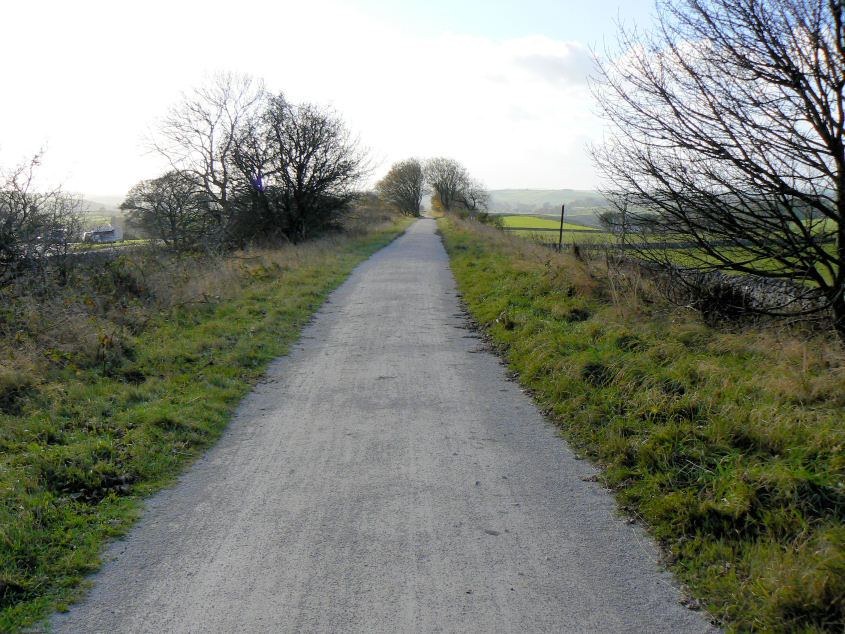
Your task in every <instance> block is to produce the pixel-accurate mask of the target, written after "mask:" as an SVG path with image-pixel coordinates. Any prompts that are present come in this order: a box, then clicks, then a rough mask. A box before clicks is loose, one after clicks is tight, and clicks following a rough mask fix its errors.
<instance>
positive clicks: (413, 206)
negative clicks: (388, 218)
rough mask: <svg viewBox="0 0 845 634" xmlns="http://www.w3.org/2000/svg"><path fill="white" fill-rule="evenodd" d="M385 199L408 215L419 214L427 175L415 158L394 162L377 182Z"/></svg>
mask: <svg viewBox="0 0 845 634" xmlns="http://www.w3.org/2000/svg"><path fill="white" fill-rule="evenodd" d="M376 191H378V193H379V196H381V197H382V199H383V200H385V201H387V202H388V203H390V204H391V205H393V206H394V207H396V208H397V209H398V210H399V211H401V212H402V213H403V214H406V215H408V216H419V215H420V205H421V204H422V197H423V194H424V193H425V176H424V174H423V168H422V165H421V164H420V162H419V161H418V160H417V159H415V158H410V159H406V160H404V161H399V162H398V163H394V164H393V165H392V166H391V167H390V171H388V172H387V174H386V175H385V176H384V178H382V179H381V180H380V181H379V182H378V183H377V184H376Z"/></svg>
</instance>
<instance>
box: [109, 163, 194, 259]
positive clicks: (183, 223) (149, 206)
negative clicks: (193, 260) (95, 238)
mask: <svg viewBox="0 0 845 634" xmlns="http://www.w3.org/2000/svg"><path fill="white" fill-rule="evenodd" d="M204 203H205V200H204V196H203V188H202V185H201V184H200V183H199V182H198V181H197V180H196V178H191V177H190V175H188V174H185V173H180V172H176V171H170V172H167V173H166V174H164V175H163V176H159V177H158V178H154V179H151V180H145V181H141V182H139V183H138V184H136V185H135V186H133V187H132V189H130V190H129V193H128V194H127V195H126V200H124V201H123V203H122V204H121V205H120V208H121V209H122V210H123V211H125V212H126V215H127V220H129V221H130V222H131V223H132V224H134V225H137V226H139V227H141V228H143V229H145V230H146V231H147V232H148V233H149V234H150V235H151V236H153V237H155V238H158V239H160V240H163V241H164V243H165V244H166V245H167V246H168V247H169V248H172V249H175V250H176V251H185V250H187V249H189V248H191V247H193V246H195V245H196V244H197V243H198V242H200V241H201V240H202V239H203V237H204V236H205V232H206V230H207V222H206V221H207V218H206V214H205V209H206V207H205V204H204Z"/></svg>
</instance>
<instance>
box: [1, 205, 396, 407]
mask: <svg viewBox="0 0 845 634" xmlns="http://www.w3.org/2000/svg"><path fill="white" fill-rule="evenodd" d="M394 218H395V216H394V215H393V214H390V213H388V212H383V211H373V210H364V211H361V212H359V213H356V214H353V215H352V216H350V217H349V218H347V220H346V222H345V227H344V232H343V233H336V234H330V235H328V236H326V237H324V238H321V239H318V240H312V241H309V242H305V243H302V244H283V245H279V246H273V247H269V246H264V247H254V248H249V249H246V250H243V251H238V252H235V253H230V254H225V255H190V256H178V257H177V256H176V255H173V254H171V253H168V252H162V251H156V250H132V251H130V252H127V253H126V255H121V256H120V257H115V256H114V255H108V254H105V253H104V254H103V255H101V256H100V257H98V258H90V259H89V261H88V262H87V263H85V264H84V265H82V266H79V267H77V269H76V270H75V271H74V272H73V274H72V275H71V277H70V278H69V279H68V280H66V281H63V282H61V283H60V282H59V281H49V280H45V279H43V278H38V279H29V280H27V279H20V280H17V281H16V284H15V285H14V286H10V287H7V288H5V289H0V402H1V401H2V400H3V396H2V393H3V392H4V390H5V391H6V392H8V393H10V394H13V393H14V394H17V393H19V392H20V391H21V390H20V389H19V388H17V387H14V386H15V385H17V382H19V381H18V379H16V378H15V377H21V376H24V377H29V380H31V381H35V382H38V381H39V380H40V378H39V377H43V376H44V375H45V374H46V373H48V372H49V371H50V370H51V369H52V368H57V367H62V368H67V367H69V368H70V369H71V370H74V369H76V368H84V367H90V366H93V365H97V364H101V363H105V362H108V361H109V359H110V360H111V361H112V362H115V361H118V360H119V358H121V357H122V355H124V354H128V353H129V352H130V348H131V342H132V339H133V338H134V337H135V336H136V335H137V334H138V333H140V332H141V331H143V330H144V328H145V327H146V326H147V324H148V323H149V322H150V321H151V320H153V319H155V318H156V317H157V316H159V315H162V314H164V313H166V312H167V311H168V310H170V309H173V308H174V307H180V306H189V305H196V304H214V303H217V302H219V301H220V300H221V299H226V298H229V297H231V296H232V295H233V294H234V293H235V291H236V289H237V286H238V281H239V280H240V279H242V278H243V277H244V276H247V277H249V276H252V277H261V276H263V275H268V274H270V273H271V272H275V271H278V270H286V269H289V268H292V267H295V266H296V265H297V264H298V263H301V262H304V261H309V262H317V261H320V260H321V259H324V258H325V257H326V256H328V255H329V254H331V253H332V252H335V251H337V249H339V248H340V247H342V246H343V245H344V244H346V243H348V242H349V241H350V240H354V239H355V238H356V237H357V236H361V235H363V234H365V233H367V232H370V231H373V230H379V229H383V228H385V227H387V226H389V225H390V226H392V225H393V224H394ZM4 385H8V386H10V387H8V388H4V387H3V386H4Z"/></svg>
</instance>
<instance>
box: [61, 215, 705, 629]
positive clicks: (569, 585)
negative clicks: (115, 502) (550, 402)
mask: <svg viewBox="0 0 845 634" xmlns="http://www.w3.org/2000/svg"><path fill="white" fill-rule="evenodd" d="M465 326H466V322H465V318H464V317H463V316H462V315H461V313H460V308H459V303H458V298H457V296H456V291H455V283H454V280H453V278H452V274H451V272H450V270H449V266H448V260H447V257H446V253H445V252H444V250H443V247H442V245H441V243H440V239H439V238H438V237H437V235H436V234H435V224H434V221H433V220H429V219H425V220H421V221H419V222H417V223H416V224H414V225H413V226H412V227H411V228H410V229H409V230H408V232H407V233H406V234H405V235H404V236H402V237H401V238H399V239H398V240H396V241H395V242H394V243H393V244H391V245H390V246H388V247H386V248H385V249H383V250H382V251H380V252H379V253H377V254H376V255H374V256H373V257H372V258H370V259H369V260H368V261H367V262H365V263H364V264H362V265H361V266H360V267H358V269H356V271H355V272H354V273H353V274H352V276H351V277H350V278H349V280H348V281H347V282H346V283H345V284H344V285H343V286H341V287H340V288H339V289H338V290H337V291H335V293H334V294H332V296H331V298H330V300H329V302H328V303H327V304H326V305H325V306H324V307H323V308H322V309H321V310H320V311H319V312H318V313H317V315H316V317H315V319H314V321H313V322H312V324H311V325H309V326H308V327H307V328H306V329H305V331H304V333H303V337H302V340H301V341H300V342H299V343H298V344H297V345H296V346H295V347H294V350H293V351H292V352H291V354H290V355H289V356H287V357H283V358H281V359H278V360H277V361H275V362H274V363H273V364H272V365H271V367H270V369H269V371H268V373H267V375H266V377H265V380H264V381H263V383H262V384H261V385H260V386H259V387H258V388H257V389H256V390H255V391H254V392H253V393H252V394H251V395H250V396H249V397H247V398H246V400H245V401H244V402H243V404H242V405H241V407H240V408H239V410H238V412H237V413H236V415H235V417H234V419H233V420H232V422H231V424H230V426H229V428H228V430H227V431H226V433H225V434H224V436H223V438H222V439H221V440H220V442H219V443H218V444H217V445H216V446H215V447H214V448H212V449H211V450H210V451H209V452H208V454H207V455H206V456H205V457H204V458H202V459H201V460H200V461H198V462H197V463H196V464H195V465H194V466H193V467H192V468H191V469H190V470H189V471H188V472H187V473H186V474H185V475H184V476H182V477H181V478H180V479H179V481H178V484H177V485H176V486H175V487H174V488H172V489H169V490H166V491H163V492H162V493H160V494H159V495H157V496H156V497H155V498H154V499H153V500H151V501H150V502H149V503H148V505H147V512H146V514H145V516H144V519H143V520H142V521H141V522H139V523H138V525H137V526H136V527H135V529H134V530H133V531H132V532H131V533H130V535H129V536H128V537H127V538H126V539H125V540H124V541H121V542H117V543H115V544H114V545H113V546H112V547H111V549H110V550H109V552H108V554H107V559H109V562H108V563H107V564H106V565H105V566H104V567H103V570H102V572H100V573H99V574H97V575H96V576H95V577H94V580H95V581H96V585H95V587H94V589H93V590H92V592H91V594H90V596H89V598H88V600H87V601H86V602H84V603H81V604H79V605H76V606H74V607H73V608H72V609H71V610H70V612H68V613H66V614H61V615H56V616H54V618H53V621H52V626H53V628H54V630H56V631H59V632H436V631H444V632H674V633H677V632H704V631H708V630H709V629H710V627H709V625H708V623H707V620H706V618H705V616H704V615H703V614H699V613H696V612H691V611H689V610H687V609H686V608H684V607H682V606H681V605H680V604H679V600H680V598H681V597H680V595H679V593H678V591H677V590H676V589H675V585H674V583H673V582H672V580H671V578H670V576H669V575H668V574H666V573H665V572H660V570H659V568H658V565H657V563H656V561H657V552H656V549H655V547H654V545H653V543H652V542H651V540H650V539H649V538H648V537H647V536H646V535H645V534H644V532H643V531H642V530H641V529H640V528H639V527H637V526H632V525H629V524H627V523H626V522H624V521H623V520H622V519H620V518H619V517H618V516H617V514H616V512H615V505H614V502H613V500H612V498H611V497H610V496H609V495H608V494H607V493H606V492H605V491H603V490H602V489H601V487H600V486H599V485H598V484H596V483H594V482H589V481H586V480H588V479H589V476H590V475H592V474H593V473H594V471H593V469H592V467H591V466H590V465H589V464H587V463H586V462H585V461H578V460H576V459H575V458H574V457H573V455H572V453H571V452H570V450H569V449H567V447H566V445H565V443H564V442H563V441H562V440H560V439H559V438H558V437H557V434H556V432H555V429H554V428H553V427H552V426H551V425H550V424H548V423H546V422H544V420H543V418H542V417H541V416H540V414H539V413H538V411H537V409H536V408H535V407H534V405H533V404H532V402H531V401H530V399H529V398H528V397H527V396H525V395H524V394H523V393H522V391H521V390H520V389H519V387H518V386H517V385H516V384H515V383H513V382H510V381H508V380H507V378H506V376H505V368H504V367H503V366H502V365H501V364H500V362H499V360H498V359H497V358H496V357H495V356H494V355H492V354H490V353H489V352H487V351H485V350H484V346H483V345H482V342H481V341H480V340H479V339H477V338H476V337H475V336H474V335H473V334H472V331H470V330H467V329H466V327H465Z"/></svg>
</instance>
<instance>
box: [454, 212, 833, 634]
mask: <svg viewBox="0 0 845 634" xmlns="http://www.w3.org/2000/svg"><path fill="white" fill-rule="evenodd" d="M439 222H440V226H441V230H442V231H443V234H444V241H445V244H446V248H447V250H448V252H449V256H450V258H451V263H452V269H453V271H454V273H455V277H456V279H457V282H458V287H459V289H460V291H461V293H462V294H463V299H464V302H465V303H466V306H467V307H468V309H469V311H470V312H471V314H472V315H473V316H474V318H475V319H476V320H477V321H478V322H479V324H481V325H482V326H483V327H484V328H485V330H486V332H487V333H488V335H489V336H490V337H491V339H492V340H493V341H494V342H495V344H496V345H498V347H499V348H500V350H501V351H502V354H503V355H504V357H505V359H506V360H507V362H508V364H509V365H510V367H511V369H513V370H514V371H516V372H517V373H518V374H519V380H520V382H521V383H522V384H523V385H525V386H526V387H528V388H530V390H531V391H532V392H533V394H534V396H535V398H536V400H537V402H538V403H539V404H540V406H541V408H542V409H543V410H544V411H545V412H546V413H547V414H548V415H549V416H550V418H552V419H553V420H554V421H556V422H557V423H558V424H559V425H560V428H561V433H562V435H563V436H564V437H565V438H567V439H568V440H569V442H570V443H571V444H572V445H573V446H574V447H575V448H576V450H577V451H579V452H580V453H581V454H583V455H586V456H588V457H589V458H591V459H592V460H594V461H595V462H597V463H598V464H599V465H600V466H601V468H602V473H603V476H602V477H603V480H604V482H605V484H606V485H607V486H608V487H610V488H611V489H613V490H614V492H615V494H616V496H617V499H618V501H619V504H620V506H621V507H622V509H623V510H624V511H626V512H628V513H629V514H631V515H634V516H636V517H637V518H639V519H640V520H642V521H643V522H644V523H645V524H646V525H647V526H648V527H649V529H650V530H651V532H652V533H653V535H654V536H655V537H656V538H657V539H658V540H659V542H660V543H661V545H662V547H663V549H664V552H665V554H666V557H665V563H666V564H667V565H668V566H669V567H670V568H671V569H672V570H673V571H674V572H675V574H676V575H677V576H678V577H679V578H680V579H681V580H682V581H683V583H684V584H686V585H687V586H688V587H689V588H690V590H691V592H692V593H693V594H694V595H696V596H697V597H699V598H700V600H701V602H702V604H703V605H704V606H705V607H706V609H708V610H709V611H710V612H711V613H712V614H713V615H714V617H716V618H717V619H718V620H719V621H720V622H722V623H724V624H725V625H726V626H727V627H728V628H729V629H732V630H735V631H774V632H823V631H824V632H841V631H843V629H845V424H843V421H845V354H844V353H843V349H842V347H841V345H840V344H839V342H838V341H836V340H835V339H834V338H832V336H831V337H828V336H823V335H818V334H816V335H812V334H808V335H805V336H798V334H796V333H795V332H790V331H787V330H784V329H781V330H774V329H769V330H762V329H760V328H751V327H749V328H747V329H745V330H741V331H740V330H735V331H727V330H719V329H714V328H710V327H707V326H705V325H703V324H702V323H701V322H700V320H699V319H698V318H697V317H696V316H695V315H694V314H691V313H689V312H686V311H681V310H678V309H675V308H672V307H670V306H667V305H665V304H663V303H662V302H661V301H660V299H659V298H658V297H657V296H656V294H655V293H653V292H652V291H651V290H650V289H649V286H648V283H647V282H646V281H644V280H642V279H635V280H631V279H627V280H623V279H621V278H620V277H618V276H615V274H614V273H613V271H610V270H608V269H607V268H603V267H602V266H601V265H600V263H596V262H593V263H590V262H587V263H584V262H581V261H578V260H575V259H574V258H572V257H571V256H568V255H566V254H556V253H553V252H552V251H550V250H547V249H543V248H541V247H538V246H537V245H534V244H532V243H530V242H529V241H526V240H521V239H519V238H515V237H511V236H506V235H503V234H502V232H500V231H496V230H493V229H490V228H488V227H483V226H481V225H478V224H477V223H472V222H462V221H459V220H456V219H452V218H449V219H443V220H440V221H439Z"/></svg>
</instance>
